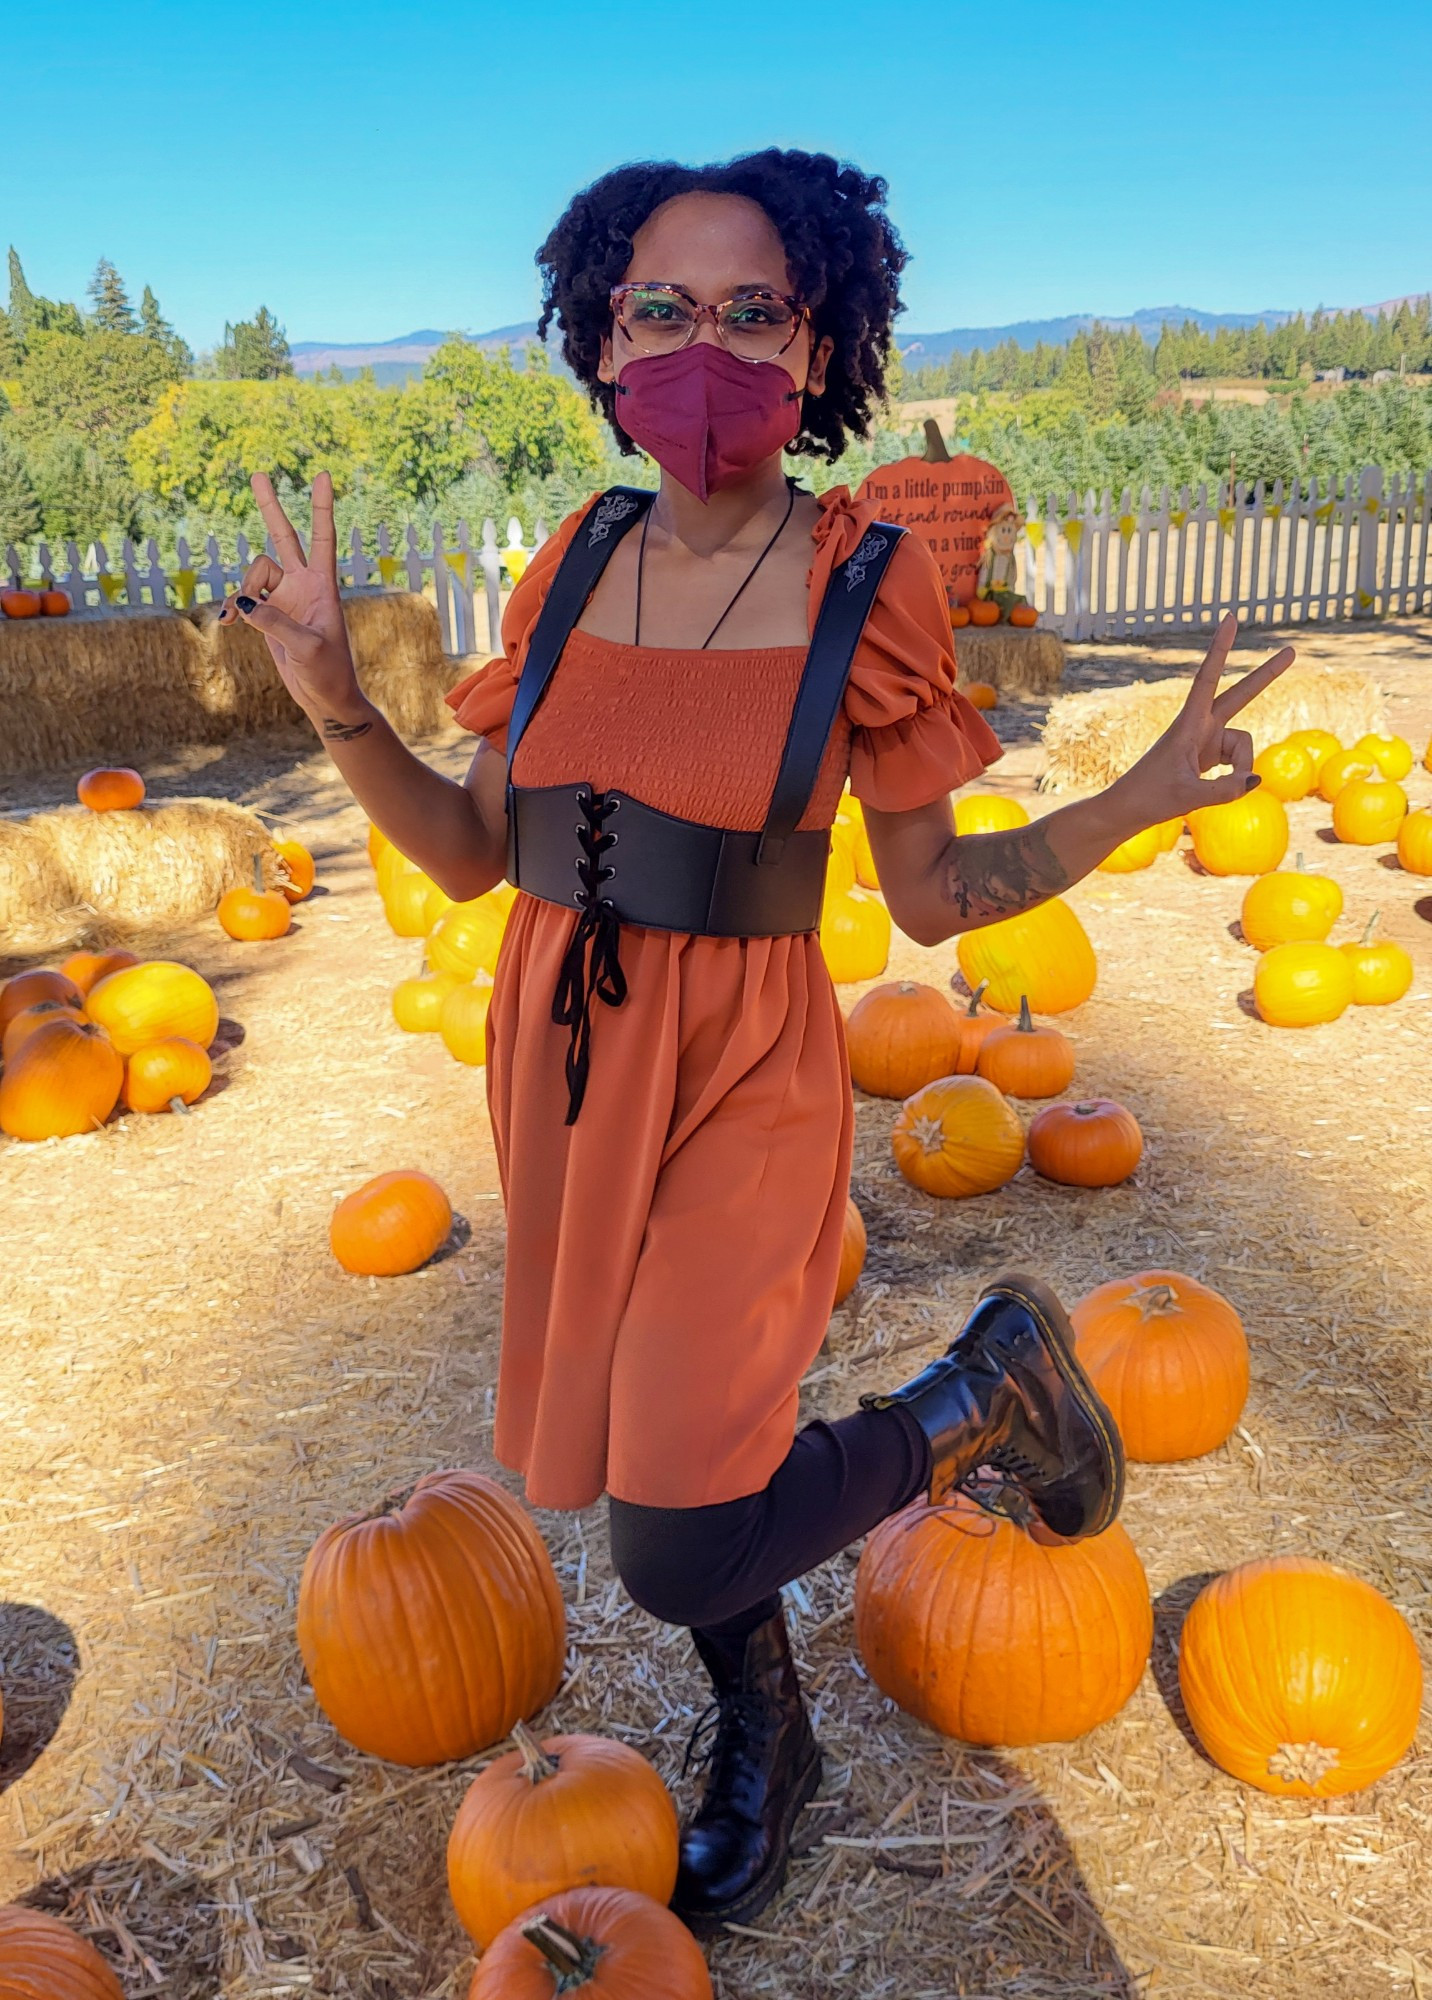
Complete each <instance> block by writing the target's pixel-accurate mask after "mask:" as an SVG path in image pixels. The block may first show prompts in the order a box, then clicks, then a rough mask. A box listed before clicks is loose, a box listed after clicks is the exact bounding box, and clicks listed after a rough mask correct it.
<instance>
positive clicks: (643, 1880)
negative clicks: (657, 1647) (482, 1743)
mask: <svg viewBox="0 0 1432 2000" xmlns="http://www.w3.org/2000/svg"><path fill="white" fill-rule="evenodd" d="M512 1734H513V1736H514V1737H515V1738H516V1741H517V1748H516V1749H515V1750H510V1751H509V1752H508V1753H507V1755H506V1756H505V1757H499V1758H498V1759H497V1760H496V1762H495V1763H492V1764H489V1765H488V1767H487V1769H486V1770H485V1771H480V1772H479V1773H478V1775H477V1776H476V1777H475V1778H474V1779H473V1781H472V1783H471V1785H469V1787H468V1789H467V1795H466V1797H465V1798H464V1799H463V1802H462V1804H461V1806H460V1807H459V1808H458V1815H457V1818H456V1820H455V1821H454V1822H453V1828H452V1832H451V1834H450V1835H449V1837H448V1846H447V1873H448V1891H449V1893H450V1894H451V1896H452V1900H453V1908H454V1909H455V1910H456V1911H457V1914H458V1919H459V1921H460V1922H461V1924H462V1927H463V1929H464V1930H465V1931H466V1932H467V1934H468V1936H469V1937H470V1938H471V1939H472V1940H473V1942H474V1943H475V1944H476V1945H477V1946H478V1947H479V1948H480V1949H482V1950H486V1948H487V1946H488V1945H490V1944H491V1943H492V1940H493V1939H494V1938H495V1937H496V1936H497V1934H498V1932H499V1931H501V1930H502V1929H504V1928H505V1926H506V1925H508V1924H509V1923H511V1921H512V1919H513V1918H514V1917H516V1916H520V1915H521V1913H522V1912H523V1911H524V1910H530V1909H531V1908H532V1907H533V1906H534V1904H537V1903H540V1902H542V1901H543V1900H544V1898H546V1897H548V1896H555V1895H559V1894H560V1893H561V1891H562V1890H564V1889H582V1888H588V1887H593V1886H595V1885H597V1884H601V1885H602V1886H603V1887H605V1888H609V1889H635V1890H636V1891H637V1892H638V1893H639V1894H641V1895H644V1896H650V1897H651V1898H652V1899H653V1900H654V1901H655V1902H657V1903H669V1902H670V1900H671V1892H672V1890H673V1889H674V1888H675V1887H676V1856H677V1837H678V1836H677V1825H676V1808H675V1806H674V1805H673V1804H672V1803H671V1794H670V1793H669V1792H668V1791H667V1789H666V1787H665V1785H664V1784H663V1783H662V1782H661V1779H660V1778H659V1777H658V1776H657V1774H656V1772H655V1771H654V1770H653V1769H652V1767H651V1765H650V1764H648V1762H647V1761H646V1759H645V1757H643V1756H642V1755H641V1754H640V1752H638V1751H636V1750H633V1749H632V1748H631V1747H630V1745H628V1744H626V1743H617V1742H613V1740H612V1739H611V1738H610V1737H608V1736H548V1737H545V1738H544V1739H543V1740H542V1742H540V1743H539V1742H538V1741H537V1739H536V1737H535V1736H534V1735H533V1734H532V1732H531V1730H529V1729H528V1728H527V1726H526V1724H525V1723H522V1722H518V1723H516V1724H515V1725H514V1727H513V1731H512Z"/></svg>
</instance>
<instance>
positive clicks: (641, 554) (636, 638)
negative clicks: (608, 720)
mask: <svg viewBox="0 0 1432 2000" xmlns="http://www.w3.org/2000/svg"><path fill="white" fill-rule="evenodd" d="M786 485H787V487H788V488H789V497H788V498H787V500H786V511H785V513H784V514H782V516H781V524H780V527H778V528H777V529H776V532H775V533H774V534H773V535H772V536H771V539H770V540H769V541H768V542H767V543H766V546H765V547H764V548H763V549H762V550H761V553H760V554H759V555H758V556H757V557H756V560H755V561H754V562H753V563H752V564H751V567H750V568H749V569H748V570H747V572H746V575H745V578H744V580H743V581H742V582H741V584H740V585H739V586H738V587H737V590H736V595H735V597H733V598H732V599H731V602H730V603H729V604H728V605H727V606H726V609H725V610H724V611H723V612H722V613H721V616H720V617H719V618H718V619H717V620H716V623H715V624H714V625H713V626H712V627H711V630H710V631H709V632H708V633H707V634H706V637H705V638H704V639H703V640H702V642H701V647H700V650H701V651H702V652H703V653H704V652H705V650H706V648H707V647H708V646H709V645H710V644H711V641H712V640H713V639H714V638H715V637H716V634H717V633H718V632H719V631H720V630H721V627H722V626H723V625H724V624H725V623H726V620H727V619H728V618H729V617H730V615H731V613H732V612H733V611H734V610H735V608H736V604H737V601H738V599H739V598H740V596H741V593H742V591H744V590H745V588H746V585H747V584H748V583H749V582H750V581H751V578H752V577H753V576H754V575H755V574H756V571H757V570H758V569H759V568H760V567H761V564H762V563H763V562H764V561H765V560H766V557H767V556H768V555H769V554H770V553H771V550H772V549H773V548H774V547H775V546H776V543H777V542H778V541H779V540H780V539H781V535H782V533H783V531H784V529H785V525H786V523H787V521H789V519H790V518H791V510H792V508H793V507H794V506H795V504H796V483H795V481H794V480H793V479H788V480H787V481H786ZM654 511H655V510H654V509H653V508H651V507H648V508H647V510H646V518H645V520H643V522H642V524H641V541H640V543H639V544H638V546H637V552H636V625H635V629H634V631H633V633H632V644H633V645H634V646H639V645H640V644H641V579H642V570H643V567H644V565H645V562H646V531H647V529H648V528H649V527H650V526H651V517H652V514H653V513H654Z"/></svg>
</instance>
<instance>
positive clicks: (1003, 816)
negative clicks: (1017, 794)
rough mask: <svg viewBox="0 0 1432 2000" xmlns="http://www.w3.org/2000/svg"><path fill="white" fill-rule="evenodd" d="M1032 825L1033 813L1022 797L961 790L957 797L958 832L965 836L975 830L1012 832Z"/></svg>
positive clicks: (956, 829) (979, 831)
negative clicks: (1025, 806) (1030, 822)
mask: <svg viewBox="0 0 1432 2000" xmlns="http://www.w3.org/2000/svg"><path fill="white" fill-rule="evenodd" d="M1028 825H1029V814H1028V813H1027V812H1026V811H1025V810H1024V807H1023V806H1022V805H1021V804H1020V803H1019V800H1018V799H1007V798H1005V797H1003V795H1002V794H1001V793H999V792H961V793H960V795H959V797H958V798H957V799H956V800H955V832H956V833H957V834H959V835H960V837H961V839H963V838H964V837H965V835H966V834H971V833H1009V832H1012V831H1013V829H1014V828H1015V827H1017V826H1028Z"/></svg>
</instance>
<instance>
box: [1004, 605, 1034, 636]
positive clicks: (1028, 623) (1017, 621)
mask: <svg viewBox="0 0 1432 2000" xmlns="http://www.w3.org/2000/svg"><path fill="white" fill-rule="evenodd" d="M1009 622H1010V624H1011V625H1014V626H1017V627H1018V628H1019V630H1020V631H1022V632H1030V631H1033V629H1034V627H1035V626H1036V625H1037V624H1038V623H1039V613H1038V612H1037V611H1036V610H1035V608H1034V606H1033V605H1032V604H1012V605H1011V606H1010V608H1009Z"/></svg>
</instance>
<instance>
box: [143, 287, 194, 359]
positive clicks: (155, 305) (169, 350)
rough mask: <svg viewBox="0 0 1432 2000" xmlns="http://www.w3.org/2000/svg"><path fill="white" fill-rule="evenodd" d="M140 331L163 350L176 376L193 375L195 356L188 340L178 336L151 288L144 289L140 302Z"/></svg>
mask: <svg viewBox="0 0 1432 2000" xmlns="http://www.w3.org/2000/svg"><path fill="white" fill-rule="evenodd" d="M139 331H140V332H141V333H142V334H143V335H144V337H145V339H146V340H152V341H153V342H154V343H155V345H156V346H157V347H161V348H163V350H164V352H165V353H166V354H167V355H168V356H169V359H170V361H171V362H172V364H173V367H174V372H175V374H176V375H179V376H185V375H190V374H192V373H193V370H194V354H193V350H192V349H191V348H190V346H189V343H188V341H187V340H185V339H184V338H183V336H182V335H180V334H177V333H176V332H175V331H174V329H173V327H172V326H171V325H170V324H169V322H168V320H167V319H165V317H164V315H163V314H162V313H161V312H160V310H159V301H158V299H156V298H155V296H154V293H153V292H152V291H151V290H150V288H149V286H148V285H146V286H145V287H144V296H143V298H141V300H140V301H139Z"/></svg>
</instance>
